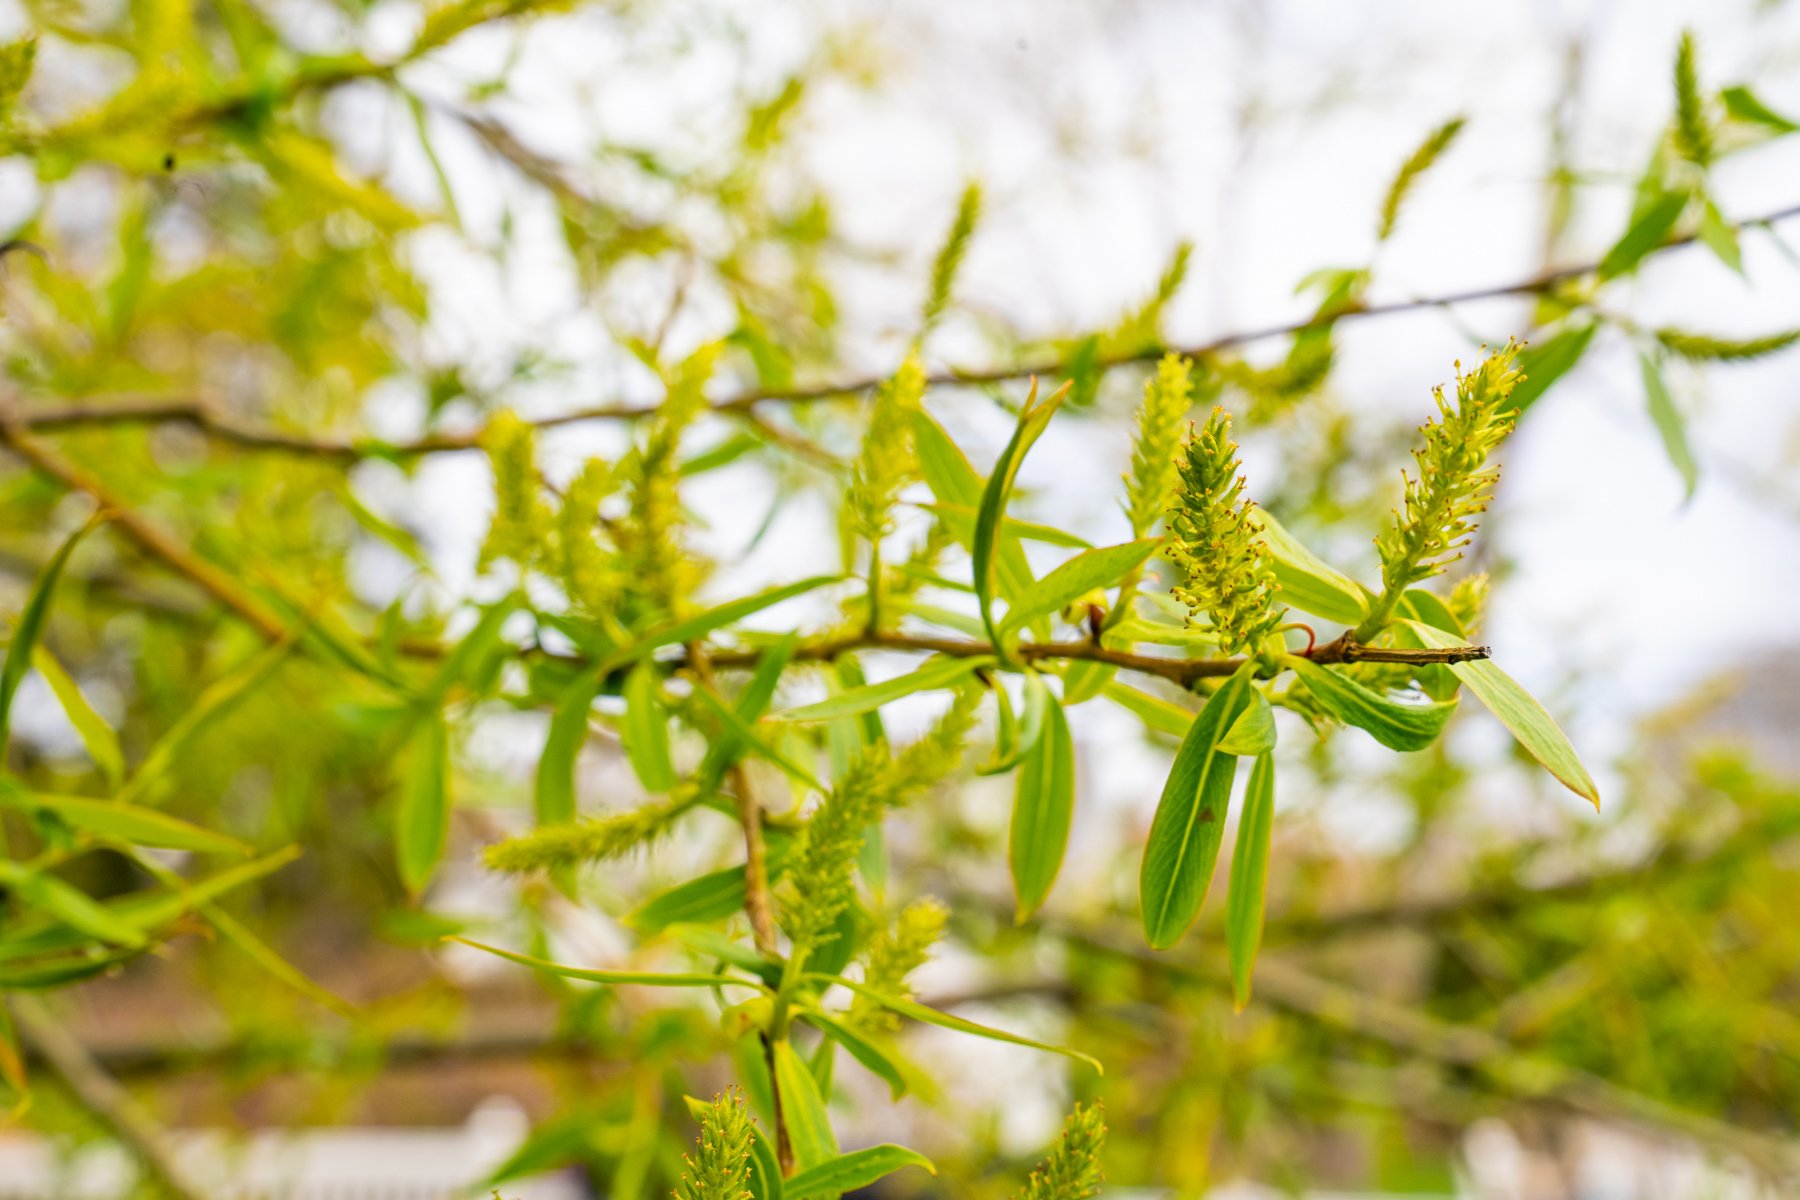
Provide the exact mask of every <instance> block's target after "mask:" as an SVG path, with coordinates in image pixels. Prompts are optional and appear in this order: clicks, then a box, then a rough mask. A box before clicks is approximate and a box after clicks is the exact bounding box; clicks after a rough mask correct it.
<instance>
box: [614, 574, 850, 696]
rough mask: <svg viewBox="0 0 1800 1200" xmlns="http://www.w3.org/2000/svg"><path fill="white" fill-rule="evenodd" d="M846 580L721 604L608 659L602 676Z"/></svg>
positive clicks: (815, 581) (822, 579)
mask: <svg viewBox="0 0 1800 1200" xmlns="http://www.w3.org/2000/svg"><path fill="white" fill-rule="evenodd" d="M843 578H844V576H842V575H814V576H813V577H812V578H810V579H802V580H800V581H799V582H798V583H790V584H785V585H783V586H782V587H776V588H770V589H768V590H767V591H763V592H758V593H756V594H755V595H754V596H746V597H744V598H743V599H742V600H733V601H730V602H729V603H726V604H721V605H719V606H718V607H717V608H712V609H708V610H707V611H705V612H703V613H701V614H699V615H698V616H694V617H689V618H688V619H687V620H685V621H677V622H675V623H674V624H672V625H665V626H662V627H661V628H659V629H653V630H651V631H650V632H649V633H646V634H644V635H643V636H642V637H640V638H639V639H638V640H637V641H635V642H632V643H631V644H630V645H629V646H626V647H624V648H622V649H620V650H617V651H615V652H614V653H613V654H612V655H611V656H610V657H609V658H608V659H607V660H606V664H605V667H604V669H602V671H601V672H600V673H601V674H602V675H605V674H609V673H611V672H612V671H615V670H617V669H618V668H620V667H625V666H630V665H631V664H632V663H634V662H636V661H637V660H638V659H640V658H643V657H644V656H645V655H647V654H649V653H651V652H652V651H654V650H658V649H660V648H662V647H663V646H673V645H676V644H677V643H680V642H692V641H696V640H698V639H700V638H703V637H705V636H706V635H707V634H709V633H711V632H712V631H713V630H715V629H722V628H724V627H725V626H727V625H735V624H736V623H737V622H739V621H741V620H743V619H744V618H745V617H748V616H751V615H753V614H755V613H759V612H761V611H762V610H763V609H765V608H773V607H774V606H775V605H777V604H780V603H781V602H782V601H783V600H791V599H793V598H794V597H795V596H800V595H804V594H806V593H807V592H811V591H816V590H817V589H819V588H822V587H824V586H825V585H826V584H828V583H838V582H840V581H841V580H842V579H843Z"/></svg>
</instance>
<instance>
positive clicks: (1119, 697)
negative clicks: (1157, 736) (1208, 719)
mask: <svg viewBox="0 0 1800 1200" xmlns="http://www.w3.org/2000/svg"><path fill="white" fill-rule="evenodd" d="M1100 692H1101V695H1103V696H1105V697H1106V698H1107V699H1108V700H1111V701H1112V702H1113V703H1114V704H1117V705H1119V707H1121V708H1123V709H1125V710H1126V711H1127V712H1129V713H1131V714H1132V715H1133V716H1135V717H1136V718H1137V719H1138V720H1140V721H1142V722H1143V723H1144V724H1145V725H1146V726H1148V727H1149V728H1151V729H1154V730H1156V731H1157V732H1158V733H1166V734H1170V735H1172V736H1174V737H1186V736H1187V734H1188V730H1189V729H1191V728H1193V725H1194V714H1193V713H1191V712H1189V711H1188V710H1187V709H1185V708H1182V707H1181V706H1180V705H1176V704H1170V703H1169V702H1168V701H1167V700H1164V699H1161V698H1160V697H1157V696H1152V695H1151V694H1150V693H1149V692H1143V691H1139V690H1138V689H1137V688H1134V687H1132V686H1131V685H1130V684H1125V683H1118V682H1114V683H1109V684H1107V685H1106V686H1105V687H1103V688H1102V689H1100Z"/></svg>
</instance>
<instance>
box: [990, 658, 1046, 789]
mask: <svg viewBox="0 0 1800 1200" xmlns="http://www.w3.org/2000/svg"><path fill="white" fill-rule="evenodd" d="M1024 674H1025V717H1024V719H1023V720H1019V721H1015V720H1014V719H1013V712H1012V700H1011V698H1009V697H1008V695H1007V693H1006V689H1005V688H1003V687H996V688H995V689H994V700H995V702H996V703H997V704H998V705H999V708H1000V730H999V735H998V736H997V737H996V738H995V739H994V755H995V757H994V759H993V761H991V762H986V763H983V764H981V765H980V766H979V767H976V768H975V773H976V774H977V775H1000V774H1004V773H1005V772H1007V771H1010V770H1012V769H1013V768H1014V767H1016V766H1018V765H1019V764H1020V763H1021V762H1023V761H1024V760H1025V756H1026V755H1027V754H1030V753H1031V752H1032V751H1033V750H1034V749H1036V748H1037V745H1038V742H1039V741H1040V740H1041V739H1042V738H1043V736H1044V726H1045V725H1046V724H1047V723H1048V720H1049V715H1048V714H1049V712H1050V708H1051V706H1052V705H1054V704H1055V703H1056V697H1055V695H1053V694H1052V693H1051V691H1050V685H1049V684H1047V683H1045V682H1044V677H1043V676H1042V675H1040V674H1038V672H1036V671H1033V670H1030V669H1027V670H1026V671H1025V672H1024Z"/></svg>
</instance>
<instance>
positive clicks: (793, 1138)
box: [771, 1038, 838, 1195]
mask: <svg viewBox="0 0 1800 1200" xmlns="http://www.w3.org/2000/svg"><path fill="white" fill-rule="evenodd" d="M771 1053H772V1055H773V1057H774V1059H775V1089H776V1091H778V1092H779V1093H780V1094H781V1118H782V1122H783V1123H784V1124H785V1125H786V1126H787V1133H788V1140H789V1142H791V1143H792V1144H793V1147H794V1161H795V1162H796V1163H797V1164H798V1165H799V1167H800V1169H801V1170H802V1171H804V1170H806V1169H807V1168H809V1167H817V1166H821V1165H823V1164H825V1163H828V1162H830V1161H831V1160H832V1159H834V1158H836V1157H837V1156H838V1147H837V1137H836V1136H835V1135H834V1134H833V1133H832V1132H831V1117H830V1114H828V1113H827V1112H826V1111H825V1098H824V1097H823V1096H821V1095H820V1094H819V1084H818V1081H817V1080H815V1079H814V1078H813V1073H812V1071H810V1070H809V1069H808V1068H807V1066H806V1063H805V1061H804V1060H803V1059H801V1057H800V1055H799V1054H797V1053H795V1051H794V1046H793V1043H792V1042H789V1041H788V1040H787V1039H786V1038H783V1039H782V1040H780V1041H778V1042H775V1043H774V1044H773V1047H772V1050H771ZM791 1186H792V1183H791V1182H789V1183H785V1184H783V1185H782V1194H783V1195H786V1194H788V1188H790V1187H791Z"/></svg>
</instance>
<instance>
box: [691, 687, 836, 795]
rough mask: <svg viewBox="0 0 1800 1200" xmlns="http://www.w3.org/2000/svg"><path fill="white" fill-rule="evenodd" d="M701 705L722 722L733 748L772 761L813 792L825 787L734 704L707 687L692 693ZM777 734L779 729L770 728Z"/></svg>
mask: <svg viewBox="0 0 1800 1200" xmlns="http://www.w3.org/2000/svg"><path fill="white" fill-rule="evenodd" d="M694 696H695V698H696V699H698V700H699V701H700V705H701V707H703V708H705V709H706V710H707V711H709V712H711V713H712V715H713V716H715V717H717V718H718V719H719V721H720V723H721V724H722V725H724V727H725V729H726V731H727V733H728V735H729V736H730V737H731V738H732V744H733V746H734V747H735V748H736V749H739V750H743V751H747V752H748V753H750V754H754V755H756V757H758V758H760V759H763V760H764V761H765V762H771V763H774V764H775V765H776V766H777V767H780V768H781V769H782V771H783V772H785V773H786V774H787V775H789V776H790V777H792V778H793V779H795V780H797V781H799V782H800V783H801V784H803V785H805V786H806V787H809V788H812V789H813V790H814V791H822V790H824V785H823V784H821V783H820V782H819V779H818V777H817V776H816V775H814V774H813V773H812V772H811V771H810V770H808V769H807V768H806V767H805V766H804V765H802V764H801V763H799V762H797V761H795V760H794V759H793V758H792V757H790V756H789V755H787V754H784V753H783V752H782V751H781V750H780V749H778V748H777V747H776V745H775V744H774V742H773V741H771V740H770V739H769V738H768V737H765V736H763V734H762V733H761V732H760V731H758V730H757V729H756V728H755V727H754V726H753V725H752V724H751V723H750V722H749V721H746V720H745V719H744V717H743V715H742V714H741V713H739V712H738V711H737V709H736V708H734V707H733V706H731V705H729V704H727V703H725V701H723V700H721V699H720V698H719V697H718V696H717V695H715V694H714V693H713V692H712V691H711V690H710V689H708V688H701V689H699V690H698V691H696V692H695V693H694ZM771 732H773V733H775V736H777V737H778V736H780V735H779V732H778V731H771Z"/></svg>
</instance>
